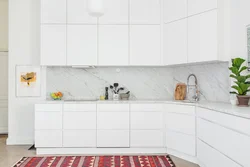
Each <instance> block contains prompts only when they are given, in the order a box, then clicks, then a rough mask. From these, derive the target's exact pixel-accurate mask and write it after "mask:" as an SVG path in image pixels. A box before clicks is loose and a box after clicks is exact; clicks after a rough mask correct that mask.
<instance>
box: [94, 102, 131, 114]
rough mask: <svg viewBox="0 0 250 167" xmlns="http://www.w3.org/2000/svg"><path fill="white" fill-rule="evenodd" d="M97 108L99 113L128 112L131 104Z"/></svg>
mask: <svg viewBox="0 0 250 167" xmlns="http://www.w3.org/2000/svg"><path fill="white" fill-rule="evenodd" d="M97 107H98V111H99V112H107V111H116V112H123V111H126V112H128V111H129V104H98V105H97Z"/></svg>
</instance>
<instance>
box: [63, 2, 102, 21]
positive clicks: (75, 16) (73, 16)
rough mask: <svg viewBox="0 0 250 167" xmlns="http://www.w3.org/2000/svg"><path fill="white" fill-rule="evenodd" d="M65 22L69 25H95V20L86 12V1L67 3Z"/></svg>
mask: <svg viewBox="0 0 250 167" xmlns="http://www.w3.org/2000/svg"><path fill="white" fill-rule="evenodd" d="M67 22H68V23H69V24H72V23H75V24H97V18H96V17H93V16H90V15H89V12H88V0H68V1H67Z"/></svg>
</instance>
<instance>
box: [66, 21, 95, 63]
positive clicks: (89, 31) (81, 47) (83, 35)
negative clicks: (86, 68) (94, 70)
mask: <svg viewBox="0 0 250 167" xmlns="http://www.w3.org/2000/svg"><path fill="white" fill-rule="evenodd" d="M67 65H97V26H96V25H68V27H67Z"/></svg>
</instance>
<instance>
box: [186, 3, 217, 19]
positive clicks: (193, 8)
mask: <svg viewBox="0 0 250 167" xmlns="http://www.w3.org/2000/svg"><path fill="white" fill-rule="evenodd" d="M217 3H218V2H217V0H188V15H189V16H190V15H194V14H198V13H202V12H206V11H209V10H212V9H216V8H217Z"/></svg>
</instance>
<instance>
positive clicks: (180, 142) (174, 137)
mask: <svg viewBox="0 0 250 167" xmlns="http://www.w3.org/2000/svg"><path fill="white" fill-rule="evenodd" d="M166 146H167V148H170V149H174V150H176V151H179V152H182V153H185V154H187V155H191V156H195V154H196V153H195V149H196V148H195V136H191V135H185V134H181V133H176V132H172V131H167V132H166Z"/></svg>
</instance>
